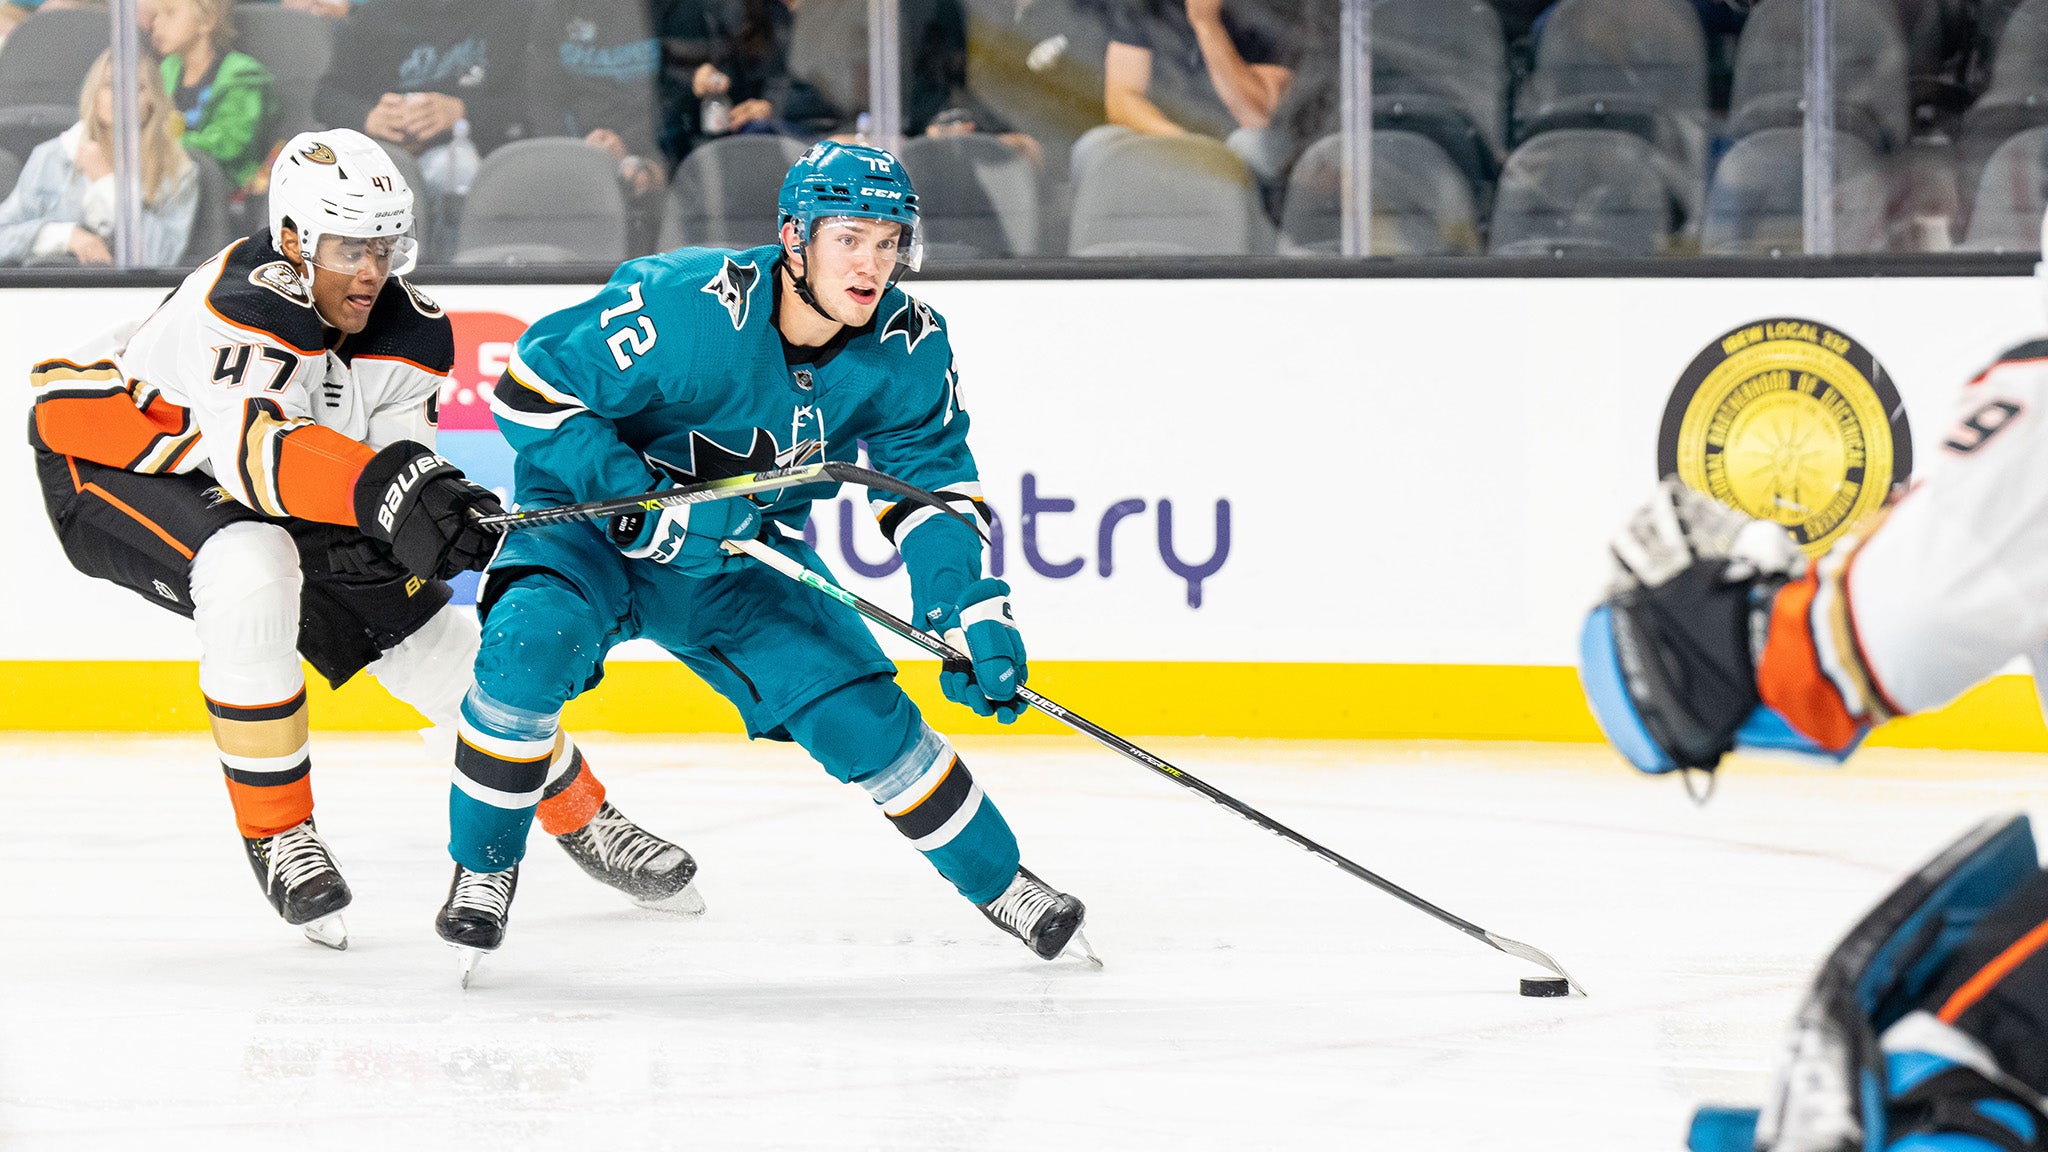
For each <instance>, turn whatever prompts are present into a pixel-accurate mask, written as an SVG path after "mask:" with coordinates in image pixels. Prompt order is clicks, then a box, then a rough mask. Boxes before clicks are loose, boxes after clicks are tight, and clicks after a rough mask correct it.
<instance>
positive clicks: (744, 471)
mask: <svg viewBox="0 0 2048 1152" xmlns="http://www.w3.org/2000/svg"><path fill="white" fill-rule="evenodd" d="M824 449H825V446H824V445H823V444H822V443H820V442H819V441H816V440H803V441H799V442H798V443H797V444H795V445H794V446H792V447H789V448H782V447H780V446H779V445H777V444H776V443H775V433H773V432H770V431H768V430H767V429H766V428H756V429H754V437H753V442H752V443H750V444H748V445H747V450H746V451H745V452H734V451H733V450H732V449H730V448H727V447H726V446H725V445H723V444H720V443H719V442H718V441H716V440H713V439H712V438H711V437H709V436H706V435H704V434H703V433H702V432H699V431H696V430H695V429H692V430H691V431H690V464H689V466H688V467H687V468H686V467H684V466H683V465H680V464H672V463H670V462H669V461H667V460H663V459H662V458H661V457H659V456H656V455H655V454H653V453H652V452H649V453H646V456H647V462H648V463H650V464H653V465H654V466H656V467H657V468H660V469H661V470H662V471H663V472H665V473H667V474H668V478H669V479H670V480H673V481H674V482H676V483H677V484H701V483H703V482H704V481H706V480H724V479H726V478H727V477H730V476H745V475H748V474H750V473H753V472H769V471H773V470H774V469H777V468H788V467H791V466H792V465H796V464H804V463H808V462H809V461H810V460H811V459H812V458H813V457H816V456H818V455H819V454H820V453H822V452H823V451H824Z"/></svg>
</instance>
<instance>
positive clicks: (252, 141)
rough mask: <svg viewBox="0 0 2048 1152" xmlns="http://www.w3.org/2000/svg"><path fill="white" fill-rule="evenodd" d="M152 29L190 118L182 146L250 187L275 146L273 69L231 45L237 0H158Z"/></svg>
mask: <svg viewBox="0 0 2048 1152" xmlns="http://www.w3.org/2000/svg"><path fill="white" fill-rule="evenodd" d="M149 37H150V41H151V42H152V43H154V44H155V45H156V50H157V51H158V52H159V53H161V54H162V55H163V58H164V62H163V81H164V91H165V92H166V93H167V94H168V95H169V96H170V98H171V101H172V103H174V104H175V105H177V109H178V112H179V113H180V114H181V115H182V116H183V117H184V120H185V137H184V144H185V147H187V148H190V149H192V150H193V151H195V152H204V153H206V154H207V155H208V156H211V157H213V158H214V159H215V160H218V161H219V162H220V167H221V171H223V172H225V173H227V177H228V180H229V181H230V182H232V183H233V184H234V185H235V187H237V188H241V187H246V186H247V185H248V183H249V181H250V179H251V178H252V177H254V176H255V175H256V174H257V173H259V172H262V171H264V170H265V168H266V165H265V164H264V161H265V159H266V158H267V157H268V156H269V152H270V144H271V140H270V137H269V135H268V134H267V133H266V131H265V129H266V128H267V127H268V124H269V120H270V106H271V100H270V70H269V69H267V68H265V67H264V66H263V65H261V64H259V63H257V62H256V59H255V58H254V57H252V56H248V55H246V54H244V53H241V52H236V51H232V50H231V49H229V47H228V45H230V44H232V43H234V40H235V20H234V7H233V0H157V5H156V19H155V20H154V21H153V22H152V23H151V24H150V27H149Z"/></svg>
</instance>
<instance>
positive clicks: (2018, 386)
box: [1580, 221, 2048, 1152]
mask: <svg viewBox="0 0 2048 1152" xmlns="http://www.w3.org/2000/svg"><path fill="white" fill-rule="evenodd" d="M2044 232H2048V221H2044ZM2037 278H2038V279H2039V280H2040V282H2041V283H2043V284H2044V285H2048V265H2043V271H2041V272H2037ZM1939 443H1940V446H1941V451H1940V452H1939V453H1938V454H1937V455H1936V458H1935V462H1934V464H1933V466H1932V467H1931V468H1930V469H1929V470H1928V474H1927V476H1926V478H1925V479H1924V480H1922V481H1921V482H1920V483H1918V484H1917V485H1915V486H1914V487H1913V488H1912V489H1911V490H1910V491H1909V492H1908V493H1907V494H1906V495H1905V496H1904V497H1903V498H1901V499H1900V500H1899V501H1898V502H1897V503H1896V504H1894V505H1893V506H1892V507H1890V508H1889V509H1887V510H1886V511H1885V512H1884V513H1882V514H1881V518H1880V519H1879V520H1878V521H1877V523H1875V524H1874V525H1873V526H1871V527H1870V528H1868V529H1867V530H1866V531H1865V532H1864V533H1863V534H1862V535H1861V537H1860V539H1849V540H1845V541H1843V542H1842V543H1841V544H1839V545H1837V546H1836V547H1835V548H1834V549H1833V550H1832V551H1830V552H1829V553H1828V554H1827V555H1826V556H1824V557H1822V558H1821V559H1819V560H1818V561H1817V562H1814V563H1811V564H1809V563H1808V562H1807V561H1806V558H1805V556H1804V555H1802V554H1801V553H1800V551H1799V549H1798V548H1797V546H1796V545H1794V543H1793V541H1792V538H1791V536H1790V535H1789V534H1788V533H1786V532H1785V531H1784V530H1783V529H1781V528H1779V527H1778V526H1777V525H1775V524H1772V523H1769V522H1767V521H1760V520H1752V519H1750V518H1749V517H1747V516H1745V515H1743V514H1742V513H1740V512H1737V511H1735V510H1734V509H1731V508H1728V507H1726V506H1725V505H1722V504H1720V503H1718V502H1716V501H1714V500H1713V499H1712V498H1711V497H1708V496H1705V495H1702V494H1700V493H1698V492H1695V491H1693V490H1691V489H1689V488H1686V487H1684V486H1683V485H1682V484H1680V483H1679V482H1678V481H1677V480H1676V479H1668V480H1666V481H1665V482H1664V483H1663V484H1662V485H1661V486H1660V487H1659V489H1658V491H1657V495H1656V498H1655V499H1654V500H1653V501H1652V502H1651V503H1650V505H1649V506H1648V507H1646V508H1645V509H1643V510H1642V511H1641V512H1639V513H1638V514H1637V515H1636V516H1635V518H1634V519H1632V520H1631V521H1630V523H1629V524H1628V526H1627V527H1626V528H1625V529H1624V530H1623V532H1622V533H1621V534H1620V535H1619V536H1618V537H1617V538H1616V539H1615V541H1614V543H1613V554H1614V557H1615V559H1616V560H1617V562H1618V569H1617V572H1616V574H1615V577H1614V582H1613V584H1612V585H1611V587H1610V588H1609V594H1608V597H1607V599H1606V600H1605V601H1603V602H1602V603H1601V604H1600V605H1599V606H1598V607H1596V608H1595V609H1594V610H1593V612H1592V614H1591V616H1590V617H1589V618H1588V619H1587V622H1586V627H1585V631H1584V634H1583V637H1582V640H1581V651H1580V672H1581V677H1582V679H1583V682H1584V684H1585V688H1586V693H1587V697H1588V699H1589V701H1590V703H1591V705H1592V708H1593V711H1594V714H1595V716H1596V717H1597V718H1598V719H1599V721H1600V726H1601V728H1602V730H1603V731H1604V732H1605V733H1606V734H1607V737H1608V739H1609V740H1610V741H1612V742H1613V744H1614V745H1615V747H1616V748H1618V749H1619V750H1620V751H1621V752H1622V754H1623V755H1624V756H1626V757H1627V758H1628V760H1629V761H1630V762H1631V763H1632V764H1634V765H1635V766H1636V767H1637V768H1639V769H1641V770H1642V771H1644V772H1649V773H1663V772H1669V771H1672V770H1673V769H1683V770H1695V769H1697V770H1706V771H1712V770H1713V769H1714V768H1715V766H1716V765H1718V764H1719V762H1720V760H1721V757H1722V756H1723V755H1725V754H1726V753H1728V752H1729V751H1731V750H1732V749H1734V748H1737V747H1753V748H1767V749H1777V750H1789V751H1796V752H1805V753H1815V754H1822V755H1826V756H1830V757H1833V758H1835V759H1842V758H1846V757H1847V756H1848V755H1849V753H1850V752H1852V751H1853V750H1854V749H1855V747H1856V746H1857V744H1858V743H1860V742H1861V741H1862V739H1863V738H1864V736H1865V735H1867V734H1868V733H1869V732H1870V730H1871V729H1873V728H1875V727H1877V726H1878V725H1880V724H1883V723H1884V722H1886V721H1887V720H1890V719H1892V718H1894V717H1897V716H1904V715H1908V714H1911V713H1914V712H1923V711H1926V710H1929V709H1932V708H1938V707H1941V706H1942V705H1944V704H1947V703H1948V702H1949V701H1951V700H1954V699H1955V698H1956V697H1957V696H1960V695H1961V694H1962V693H1963V692H1964V691H1965V690H1967V689H1968V688H1970V687H1971V686H1972V685H1975V684H1976V683H1978V682H1979V681H1981V680H1983V679H1985V678H1986V677H1988V676H1991V675H1992V674H1994V673H1996V672H1997V671H1998V670H1999V669H2000V668H2001V667H2003V666H2004V665H2005V664H2007V663H2008V662H2009V661H2011V660H2012V659H2014V658H2015V657H2026V658H2027V659H2029V660H2031V661H2032V662H2033V665H2034V668H2035V684H2036V689H2037V691H2041V692H2042V699H2043V706H2044V709H2048V690H2044V688H2043V684H2044V681H2043V679H2042V675H2043V669H2044V668H2048V340H2041V341H2035V342H2032V343H2028V344H2023V345H2021V346H2020V347H2018V348H2015V349H2013V350H2012V351H2010V352H2007V353H2006V354H2005V355H2004V356H2002V357H2000V358H1999V359H1998V361H1997V362H1996V363H1994V364H1992V365H1991V366H1990V367H1989V368H1987V369H1985V370H1984V372H1983V373H1981V374H1980V375H1979V376H1978V377H1977V378H1976V379H1974V380H1972V381H1970V382H1969V383H1968V384H1967V385H1965V386H1964V388H1963V390H1962V394H1961V397H1960V399H1959V401H1958V403H1957V406H1956V415H1955V418H1954V421H1953V422H1952V423H1951V424H1950V425H1949V427H1948V429H1947V431H1946V432H1944V433H1942V434H1941V436H1940V439H1939ZM1957 956H1958V957H1960V959H1957V960H1954V961H1952V963H1953V964H1958V965H1962V967H1960V968H1957V969H1956V971H1955V972H1953V973H1951V976H1952V977H1953V978H1951V979H1946V980H1945V982H1944V983H1943V985H1942V987H1941V988H1940V989H1939V991H1940V992H1941V996H1942V999H1939V1000H1935V999H1930V1000H1929V1002H1928V1007H1929V1009H1930V1011H1923V1012H1917V1013H1914V1014H1912V1015H1909V1016H1907V1017H1906V1018H1905V1019H1904V1020H1901V1021H1900V1022H1899V1023H1898V1024H1897V1025H1896V1026H1894V1027H1893V1028H1892V1029H1891V1030H1889V1031H1887V1032H1886V1034H1885V1045H1886V1050H1887V1052H1889V1053H1890V1054H1891V1056H1892V1059H1891V1061H1890V1064H1891V1073H1890V1074H1891V1084H1890V1085H1889V1088H1890V1092H1891V1096H1890V1100H1891V1102H1892V1106H1893V1107H1892V1111H1893V1112H1894V1113H1895V1116H1894V1123H1893V1127H1894V1129H1896V1130H1898V1136H1899V1142H1897V1143H1893V1144H1890V1145H1889V1147H1891V1148H1894V1149H1900V1150H1905V1149H1927V1150H1930V1152H1932V1150H1935V1149H1945V1150H1956V1152H1962V1150H1979V1149H1994V1148H2005V1149H2019V1148H2026V1149H2038V1148H2042V1147H2044V1144H2043V1140H2044V1136H2048V1116H2044V1115H2043V1109H2044V1097H2048V1060H2043V1059H2042V1058H2041V1054H2042V1053H2044V1052H2048V882H2036V883H2033V884H2031V885H2030V886H2028V887H2026V888H2024V889H2022V890H2020V891H2018V892H2017V893H2015V895H2014V896H2013V897H2012V902H2011V903H2010V904H2009V905H2007V906H2005V907H2004V908H2002V910H2001V912H2000V914H1999V915H1997V916H1992V917H1989V918H1987V919H1986V920H1985V922H1984V923H1982V924H1980V925H1979V926H1978V928H1977V931H1976V932H1975V933H1974V934H1973V935H1972V936H1971V938H1970V939H1969V940H1968V941H1966V942H1965V943H1964V944H1963V946H1962V947H1960V948H1959V949H1957ZM1965 992H1967V995H1965V994H1964V993H1965ZM1950 1007H1953V1008H1954V1011H1949V1010H1948V1009H1949V1008H1950ZM1937 1008H1938V1009H1940V1010H1939V1011H1933V1010H1934V1009H1937ZM1909 1025H1910V1026H1909ZM1936 1072H1945V1073H1953V1074H1951V1075H1948V1076H1947V1078H1946V1079H1944V1080H1943V1081H1941V1082H1940V1084H1938V1085H1937V1086H1936V1088H1935V1089H1934V1090H1930V1089H1929V1088H1928V1087H1927V1084H1928V1082H1929V1077H1930V1076H1931V1075H1932V1074H1933V1073H1936ZM1992 1101H1997V1102H2003V1103H2000V1104H1999V1105H1998V1106H1995V1107H1994V1106H1990V1105H1989V1104H1987V1103H1986V1102H1992ZM2014 1101H2017V1102H2018V1103H2017V1104H2016V1105H2014V1106H2015V1107H2019V1106H2021V1105H2023V1106H2024V1107H2021V1108H2020V1111H2019V1112H2018V1113H2015V1112H2013V1111H2011V1110H2010V1109H2008V1108H2006V1107H2005V1104H2011V1103H2012V1102H2014ZM1907 1102H1911V1104H1912V1106H1911V1107H1910V1108H1908V1107H1907ZM1980 1105H1983V1106H1980ZM1987 1125H1988V1126H1987Z"/></svg>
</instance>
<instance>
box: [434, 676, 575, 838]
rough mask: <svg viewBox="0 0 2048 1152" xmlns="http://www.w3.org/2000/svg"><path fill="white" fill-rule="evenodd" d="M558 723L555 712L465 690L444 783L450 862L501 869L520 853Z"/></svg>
mask: <svg viewBox="0 0 2048 1152" xmlns="http://www.w3.org/2000/svg"><path fill="white" fill-rule="evenodd" d="M558 723H559V714H545V715H544V714H541V713H537V712H528V711H526V710H525V709H523V708H515V707H513V706H511V705H509V704H503V703H500V702H499V701H496V700H493V699H491V698H490V697H488V696H486V695H484V694H483V690H482V689H480V688H472V689H470V692H469V695H468V697H467V698H465V699H464V700H463V702H462V722H461V725H460V726H459V728H458V729H457V739H456V744H455V774H454V778H453V783H452V786H451V787H450V788H449V789H448V854H449V855H450V856H452V857H454V858H455V862H456V863H458V864H460V865H462V866H463V867H464V868H467V869H469V870H470V871H472V872H502V871H504V870H505V869H507V868H510V867H512V866H513V865H514V864H517V863H519V861H520V858H521V857H523V856H525V855H526V834H527V831H528V829H530V828H531V827H532V826H533V810H534V807H535V806H536V805H538V804H539V803H540V800H541V793H542V788H543V786H544V785H545V784H546V782H547V777H548V766H549V764H550V763H551V762H552V761H553V760H554V759H555V752H556V745H557V743H558V741H557V727H558ZM564 743H566V742H564ZM573 762H574V759H573V755H572V757H571V759H570V760H569V763H573Z"/></svg>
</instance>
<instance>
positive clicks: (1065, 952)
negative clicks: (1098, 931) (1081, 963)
mask: <svg viewBox="0 0 2048 1152" xmlns="http://www.w3.org/2000/svg"><path fill="white" fill-rule="evenodd" d="M1076 950H1078V951H1079V955H1080V957H1081V959H1083V960H1086V961H1088V963H1090V964H1092V965H1094V966H1095V967H1096V968H1101V967H1102V957H1100V956H1097V955H1096V954H1095V949H1094V948H1093V947H1092V946H1090V945H1089V943H1088V937H1087V936H1086V935H1084V934H1083V933H1082V932H1081V930H1080V929H1079V928H1076V929H1074V938H1073V939H1072V940H1069V941H1067V946H1066V947H1065V948H1062V949H1060V955H1061V956H1062V957H1065V956H1073V955H1075V954H1076Z"/></svg>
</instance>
